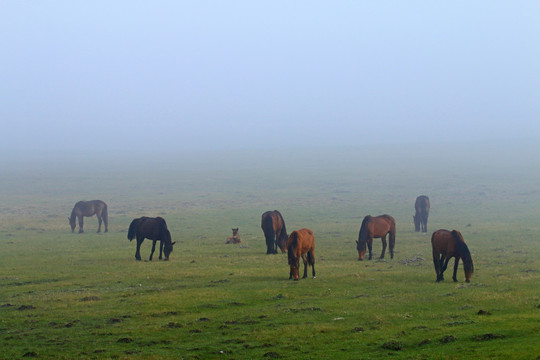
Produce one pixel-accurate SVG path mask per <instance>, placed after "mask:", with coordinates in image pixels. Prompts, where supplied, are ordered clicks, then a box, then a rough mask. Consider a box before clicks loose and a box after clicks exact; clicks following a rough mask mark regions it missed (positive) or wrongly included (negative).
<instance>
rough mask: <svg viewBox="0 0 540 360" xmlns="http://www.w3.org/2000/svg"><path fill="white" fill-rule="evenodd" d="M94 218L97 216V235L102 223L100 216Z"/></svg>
mask: <svg viewBox="0 0 540 360" xmlns="http://www.w3.org/2000/svg"><path fill="white" fill-rule="evenodd" d="M96 216H97V220H98V228H97V232H98V234H99V233H100V232H101V221H102V219H101V215H98V214H96Z"/></svg>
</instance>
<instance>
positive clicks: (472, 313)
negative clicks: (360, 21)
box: [0, 144, 540, 359]
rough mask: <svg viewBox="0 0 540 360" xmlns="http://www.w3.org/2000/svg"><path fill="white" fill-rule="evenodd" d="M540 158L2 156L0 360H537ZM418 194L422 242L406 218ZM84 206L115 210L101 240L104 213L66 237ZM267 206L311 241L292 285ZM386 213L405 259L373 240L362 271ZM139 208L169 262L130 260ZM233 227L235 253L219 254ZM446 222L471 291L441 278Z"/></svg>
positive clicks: (463, 152)
mask: <svg viewBox="0 0 540 360" xmlns="http://www.w3.org/2000/svg"><path fill="white" fill-rule="evenodd" d="M538 153H539V151H538V148H536V149H534V151H532V154H531V149H530V148H528V147H527V146H525V145H522V146H514V145H513V146H512V147H510V146H507V147H501V146H491V145H489V146H488V145H486V144H483V145H482V144H480V145H474V144H452V145H450V144H445V145H442V146H441V145H433V144H431V145H429V144H425V145H415V146H409V147H406V146H402V147H399V146H395V147H389V148H387V149H385V150H384V151H383V149H382V147H359V148H340V149H312V150H308V149H304V150H301V151H300V150H298V151H284V150H283V151H277V152H273V153H268V152H264V151H258V152H257V151H254V152H252V153H250V154H249V155H248V154H245V153H241V152H233V151H231V152H225V153H220V154H212V153H206V154H178V155H175V156H171V155H169V156H167V155H164V156H162V157H155V158H152V157H150V156H139V155H133V156H123V157H113V156H110V155H109V156H107V157H105V156H104V157H99V158H97V157H96V158H92V157H86V158H83V159H79V160H77V159H69V158H66V159H54V160H51V159H43V160H41V161H37V160H36V161H27V162H15V161H9V160H7V159H4V160H3V162H4V164H3V166H2V171H1V172H0V253H1V260H0V349H2V350H0V359H18V358H39V359H83V358H84V359H181V358H183V359H380V358H383V357H388V358H393V359H464V358H469V359H473V358H475V359H540V335H539V334H540V291H539V290H540V222H539V221H538V220H539V214H540V166H538V165H539V164H538V159H537V156H536V155H537V154H538ZM521 154H529V156H528V157H525V158H524V157H523V156H519V155H521ZM534 154H536V155H534ZM421 194H425V195H428V196H429V197H430V200H431V212H430V218H429V223H428V235H423V234H421V233H415V232H414V226H413V223H412V216H413V214H414V200H415V198H416V196H418V195H421ZM83 199H84V200H91V199H101V200H104V201H105V202H106V203H107V204H108V205H109V222H110V225H109V232H108V233H105V234H104V233H101V234H96V230H97V220H96V218H95V217H93V218H85V223H84V224H85V233H84V234H77V233H75V234H72V233H71V231H70V228H69V225H68V221H67V217H68V216H69V214H70V212H71V209H72V207H73V205H74V204H75V202H76V201H78V200H83ZM273 209H277V210H280V211H281V213H282V214H283V217H284V219H285V222H286V224H287V229H288V231H289V233H290V232H291V231H292V230H295V229H298V228H302V227H308V228H310V229H312V230H313V231H314V233H315V241H316V250H315V255H316V263H315V269H316V271H317V277H316V278H315V279H311V277H308V278H307V279H300V281H298V282H294V281H289V280H288V276H289V269H288V265H287V258H286V255H284V254H279V255H266V254H265V252H266V247H265V242H264V237H263V233H262V231H261V229H260V216H261V214H262V213H263V212H264V211H266V210H273ZM382 213H388V214H390V215H392V216H393V217H394V218H395V219H396V221H397V237H396V248H395V256H394V259H390V258H389V254H387V257H386V258H385V259H384V260H375V259H378V256H379V254H380V251H381V242H380V240H379V239H375V240H374V243H373V250H374V260H372V261H367V260H365V261H363V262H359V261H357V253H356V249H355V240H356V239H357V236H358V230H359V226H360V223H361V221H362V218H363V217H364V216H365V215H368V214H371V215H379V214H382ZM143 215H146V216H162V217H164V218H165V219H166V220H167V223H168V226H169V229H170V231H171V234H172V237H173V241H176V242H177V243H176V245H175V247H174V251H173V253H172V254H171V258H170V261H168V262H164V261H158V260H157V255H156V254H155V255H154V261H152V262H149V261H140V262H138V261H135V258H134V255H135V242H129V241H128V240H127V238H126V235H127V228H128V226H129V223H130V221H131V220H132V219H133V218H136V217H140V216H143ZM233 227H239V229H240V230H239V233H240V236H241V238H242V240H243V242H242V243H241V244H238V245H225V240H226V238H227V237H228V236H230V235H231V234H232V232H231V228H233ZM439 228H446V229H449V230H451V229H457V230H460V231H461V232H462V234H463V236H464V239H465V241H466V242H467V244H468V246H469V249H470V250H471V253H472V256H473V261H474V266H475V272H474V274H473V277H472V280H471V283H465V282H464V274H463V268H462V266H461V265H460V267H459V270H458V279H459V282H457V283H454V282H453V281H452V280H451V278H452V276H451V274H452V268H453V266H450V265H449V268H448V270H447V272H446V273H445V278H446V280H445V281H444V282H442V283H435V278H436V277H435V272H434V269H433V262H432V259H431V245H430V234H431V232H432V231H434V230H436V229H439ZM150 248H151V242H149V241H145V242H144V244H143V246H142V248H141V255H142V257H143V260H147V259H148V257H149V255H150ZM450 264H452V265H453V260H452V261H451V263H450ZM302 269H303V268H301V270H302ZM308 273H309V274H310V272H308Z"/></svg>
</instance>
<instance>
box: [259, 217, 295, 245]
mask: <svg viewBox="0 0 540 360" xmlns="http://www.w3.org/2000/svg"><path fill="white" fill-rule="evenodd" d="M261 228H262V230H263V232H264V237H265V238H266V254H277V248H278V247H279V248H280V250H281V252H282V253H284V252H286V251H287V237H288V235H287V227H286V226H285V220H283V216H281V213H280V212H279V211H277V210H274V211H267V212H265V213H264V214H262V217H261Z"/></svg>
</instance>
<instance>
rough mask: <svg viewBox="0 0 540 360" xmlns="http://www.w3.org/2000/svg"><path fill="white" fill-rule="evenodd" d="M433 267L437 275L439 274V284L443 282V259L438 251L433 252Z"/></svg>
mask: <svg viewBox="0 0 540 360" xmlns="http://www.w3.org/2000/svg"><path fill="white" fill-rule="evenodd" d="M433 266H435V274H437V280H436V281H437V282H439V281H441V278H440V273H441V259H440V256H439V254H438V253H437V252H436V251H433Z"/></svg>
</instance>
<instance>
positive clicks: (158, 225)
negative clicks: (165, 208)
mask: <svg viewBox="0 0 540 360" xmlns="http://www.w3.org/2000/svg"><path fill="white" fill-rule="evenodd" d="M127 238H128V239H129V241H131V240H133V239H134V238H137V251H136V252H135V259H137V260H141V244H142V243H143V241H144V239H145V238H146V239H150V240H153V244H152V252H151V253H150V259H149V260H150V261H152V256H153V255H154V251H155V250H156V241H158V240H159V259H160V260H161V259H162V253H165V260H169V255H170V254H171V253H172V251H173V245H174V244H176V241H175V242H171V233H170V232H169V229H167V223H166V222H165V219H163V218H161V217H156V218H151V217H146V216H143V217H141V218H138V219H134V220H133V221H132V222H131V224H130V225H129V230H128V235H127Z"/></svg>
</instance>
